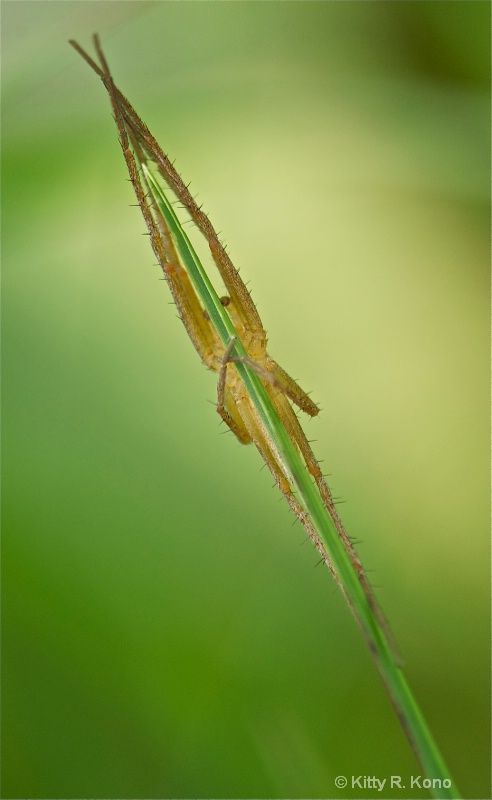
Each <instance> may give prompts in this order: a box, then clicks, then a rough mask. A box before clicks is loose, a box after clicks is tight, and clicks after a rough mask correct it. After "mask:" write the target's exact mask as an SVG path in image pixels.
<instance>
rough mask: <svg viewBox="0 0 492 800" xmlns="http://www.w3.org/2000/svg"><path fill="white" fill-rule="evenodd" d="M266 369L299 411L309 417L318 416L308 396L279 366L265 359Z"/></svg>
mask: <svg viewBox="0 0 492 800" xmlns="http://www.w3.org/2000/svg"><path fill="white" fill-rule="evenodd" d="M267 368H268V370H269V371H271V373H272V375H274V376H275V379H276V381H277V383H278V384H280V386H281V387H282V389H283V391H284V393H285V394H286V395H287V397H289V398H290V399H291V400H292V402H293V403H295V404H296V406H299V408H300V409H301V411H304V412H305V413H306V414H309V416H310V417H315V416H316V415H317V414H319V407H318V406H317V405H316V403H313V401H312V400H311V398H310V397H309V395H308V394H306V392H305V391H303V389H301V387H300V386H299V384H298V383H297V382H296V381H295V380H294V378H291V377H290V375H289V374H288V373H287V372H286V371H285V370H284V369H282V367H281V366H280V364H277V362H276V361H274V360H273V358H270V356H268V357H267Z"/></svg>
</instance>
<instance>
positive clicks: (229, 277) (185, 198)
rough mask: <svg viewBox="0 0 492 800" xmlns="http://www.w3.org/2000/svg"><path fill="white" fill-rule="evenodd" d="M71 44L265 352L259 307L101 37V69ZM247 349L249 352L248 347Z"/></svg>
mask: <svg viewBox="0 0 492 800" xmlns="http://www.w3.org/2000/svg"><path fill="white" fill-rule="evenodd" d="M70 44H71V45H72V47H74V48H75V50H77V52H78V53H79V54H80V55H81V56H82V58H84V60H85V61H86V62H87V63H88V64H89V66H90V67H91V68H92V69H93V70H94V72H96V74H97V75H99V77H100V78H101V80H102V81H103V83H104V85H105V86H106V89H107V90H108V92H110V95H111V99H112V102H113V107H114V108H115V109H116V108H118V109H119V112H118V116H119V114H121V115H122V117H123V119H124V122H125V124H126V125H127V126H128V128H129V129H130V130H131V131H132V132H133V135H134V137H135V138H136V139H137V140H138V142H139V144H140V145H141V147H142V149H143V150H145V152H146V153H147V155H148V156H149V158H150V159H151V160H152V161H154V163H155V164H156V166H157V169H158V170H159V172H160V174H161V175H162V177H163V178H164V180H165V181H166V182H167V183H168V185H169V186H170V188H171V189H172V190H173V192H174V193H175V194H176V196H177V197H178V198H179V200H180V201H181V202H182V203H183V205H184V207H185V208H186V209H187V211H188V213H189V214H190V216H191V218H192V219H193V221H194V222H195V224H196V225H197V227H198V229H199V230H200V232H201V233H202V234H203V236H204V237H205V238H206V240H207V242H208V244H209V247H210V250H211V253H212V257H213V259H214V261H215V263H216V265H217V268H218V270H219V272H220V275H221V277H222V280H223V281H224V284H225V286H226V288H227V291H228V292H229V294H230V296H231V298H232V300H233V301H234V303H236V304H237V306H238V308H241V312H242V318H243V320H244V323H245V325H246V328H247V330H248V331H250V332H252V339H253V340H254V343H255V349H257V348H258V349H259V350H260V351H264V350H265V347H266V333H265V330H264V328H263V324H262V322H261V318H260V315H259V314H258V311H257V309H256V306H255V304H254V303H253V301H252V299H251V296H250V293H249V291H248V289H247V288H246V285H245V284H244V282H243V280H242V279H241V277H240V276H239V273H238V271H237V270H236V268H235V267H234V265H233V263H232V261H231V259H230V258H229V256H228V254H227V253H226V251H225V249H224V247H223V246H222V244H221V243H220V241H219V238H218V236H217V233H216V232H215V230H214V228H213V226H212V223H211V222H210V220H209V219H208V217H207V216H206V214H205V213H204V212H203V211H202V210H201V208H200V207H199V206H198V205H197V203H196V201H195V200H194V198H193V197H192V195H191V194H190V192H189V190H188V187H187V186H186V184H185V183H184V181H183V179H182V178H181V177H180V175H178V173H177V172H176V170H175V169H174V166H173V165H172V163H171V161H170V160H169V158H168V157H167V156H166V154H165V153H164V152H163V150H162V148H161V147H160V145H159V144H158V142H157V141H156V140H155V139H154V137H153V136H152V134H151V133H150V131H149V129H148V128H147V126H146V125H145V123H144V122H142V120H141V119H140V117H139V116H138V114H137V113H136V111H135V109H134V108H133V107H132V105H131V104H130V103H129V101H128V100H127V98H126V97H125V96H124V95H123V94H122V93H121V92H120V91H119V90H118V89H117V88H116V87H115V85H114V83H113V80H112V77H111V75H110V72H109V69H108V66H107V63H106V61H105V59H104V56H103V54H102V51H101V46H100V43H99V39H98V37H97V36H94V44H95V47H96V51H97V53H98V56H99V59H100V62H101V65H102V67H103V69H100V67H99V66H98V65H97V64H96V63H95V62H94V61H93V59H92V58H91V57H90V56H89V55H88V54H87V53H86V52H85V50H84V49H83V48H82V47H81V46H80V45H79V44H77V42H75V41H73V40H70ZM115 113H116V111H115ZM119 127H120V124H119ZM247 349H248V350H249V348H247ZM255 354H256V353H255Z"/></svg>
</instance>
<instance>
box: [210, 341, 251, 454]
mask: <svg viewBox="0 0 492 800" xmlns="http://www.w3.org/2000/svg"><path fill="white" fill-rule="evenodd" d="M235 344H236V337H233V338H232V339H231V341H230V342H229V344H228V345H227V348H226V351H225V353H224V355H223V356H222V361H221V365H220V372H219V380H218V382H217V413H218V414H220V416H221V417H222V419H223V420H224V422H225V423H226V424H227V425H228V426H229V428H230V429H231V431H232V432H233V433H234V434H235V436H236V437H237V438H238V439H239V441H240V442H241V444H250V443H251V441H252V440H251V436H250V435H249V433H248V431H247V429H246V427H245V425H244V422H243V420H242V417H241V414H240V412H239V409H238V408H237V405H236V402H235V400H234V395H233V394H232V392H231V390H230V389H228V388H227V386H226V380H227V366H228V364H229V363H230V361H231V353H232V351H233V349H234V345H235ZM237 380H239V376H237Z"/></svg>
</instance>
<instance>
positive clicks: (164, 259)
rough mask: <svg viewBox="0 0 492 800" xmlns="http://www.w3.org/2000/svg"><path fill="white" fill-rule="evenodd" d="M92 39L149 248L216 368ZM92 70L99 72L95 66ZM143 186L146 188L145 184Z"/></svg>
mask: <svg viewBox="0 0 492 800" xmlns="http://www.w3.org/2000/svg"><path fill="white" fill-rule="evenodd" d="M94 43H95V46H96V50H97V53H98V56H99V59H100V61H101V65H102V67H103V71H102V73H101V77H103V80H104V84H105V86H106V88H107V90H108V93H109V96H110V99H111V104H112V107H113V112H114V116H115V121H116V124H117V127H118V133H119V137H120V144H121V147H122V150H123V155H124V157H125V161H126V165H127V168H128V172H129V175H130V179H131V182H132V185H133V189H134V191H135V195H136V197H137V200H138V204H139V206H140V209H141V211H142V214H143V217H144V219H145V222H146V225H147V229H148V231H149V234H150V241H151V244H152V248H153V250H154V253H155V255H156V258H157V260H158V262H159V264H160V266H161V268H162V271H163V272H164V275H165V277H166V280H167V282H168V284H169V287H170V289H171V293H172V295H173V299H174V301H175V303H176V306H177V308H178V311H179V315H180V318H181V320H182V321H183V323H184V325H185V328H186V330H187V332H188V335H189V336H190V339H191V341H192V343H193V345H194V346H195V349H196V350H197V352H198V354H199V356H200V358H201V359H202V361H203V362H204V363H205V365H206V366H208V367H209V368H211V369H213V370H215V371H218V369H219V367H218V362H219V361H220V353H221V352H222V345H221V343H220V340H219V338H218V336H217V334H216V332H215V329H214V328H213V326H212V325H211V324H210V322H209V321H208V320H207V318H206V317H205V315H204V311H203V308H202V306H201V304H200V301H199V299H198V296H197V294H196V292H195V290H194V288H193V286H192V284H191V281H190V279H189V277H188V273H187V272H186V271H185V270H184V269H183V267H182V266H181V265H180V263H179V259H178V256H177V253H176V250H175V248H174V245H173V244H172V239H171V236H170V233H169V230H168V229H167V225H166V223H165V221H164V219H163V218H162V215H161V214H160V212H158V210H157V211H156V209H155V207H151V206H150V205H149V202H148V201H147V198H146V195H145V192H144V190H143V185H142V180H141V178H140V175H139V172H138V169H137V164H136V160H135V155H134V153H133V152H132V150H131V148H130V143H129V138H128V133H129V132H128V130H127V128H126V125H125V121H124V119H123V118H122V114H121V108H120V104H119V98H120V97H121V94H120V93H119V92H117V90H116V89H115V86H114V83H113V79H112V77H111V73H110V71H109V67H108V64H107V62H106V59H105V57H104V54H103V53H102V50H101V47H100V44H99V40H98V38H97V36H95V37H94ZM76 49H78V48H76ZM84 57H85V56H84ZM87 58H88V57H87ZM89 63H90V64H91V66H94V67H95V65H94V63H93V62H92V59H90V60H89ZM96 71H97V72H98V73H99V69H97V70H96ZM130 138H131V139H132V142H133V144H134V146H136V145H137V143H136V142H135V139H134V137H133V136H132V131H130ZM136 154H137V158H139V160H140V158H142V157H143V154H142V153H141V151H140V150H139V149H138V147H137V149H136ZM145 185H146V184H145ZM146 189H148V186H147V185H146ZM152 211H153V212H154V214H157V215H158V216H157V218H158V221H159V224H160V228H159V227H158V226H157V224H156V221H155V219H154V216H153V213H152Z"/></svg>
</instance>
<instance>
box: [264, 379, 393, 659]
mask: <svg viewBox="0 0 492 800" xmlns="http://www.w3.org/2000/svg"><path fill="white" fill-rule="evenodd" d="M267 391H269V390H268V387H267ZM269 394H270V397H271V399H272V402H273V404H274V406H275V408H276V409H277V411H278V414H279V416H280V418H281V419H282V421H283V423H284V425H285V428H286V430H287V432H288V434H289V436H290V438H291V440H292V441H293V442H294V444H295V445H296V447H297V448H298V450H299V451H300V453H301V455H302V457H303V459H304V462H305V464H306V467H307V469H308V471H309V473H310V474H311V475H312V476H313V478H314V481H315V483H316V486H317V487H318V491H319V493H320V495H321V498H322V500H323V503H324V505H325V508H326V510H327V511H328V513H329V515H330V517H331V519H332V520H333V524H334V525H335V528H336V530H337V533H338V535H339V537H340V539H341V540H342V542H343V546H344V548H345V550H346V552H347V554H348V556H349V558H350V561H351V563H352V566H353V568H354V569H355V571H356V573H357V576H358V578H359V582H360V584H361V586H362V588H363V590H364V594H365V596H366V599H367V601H368V603H369V605H370V607H371V609H372V610H373V612H374V613H375V615H376V617H377V618H378V621H379V623H380V624H381V627H382V628H383V630H385V631H386V634H387V636H388V639H389V641H390V642H391V644H392V647H393V650H394V652H395V655H396V657H397V660H400V659H399V656H398V651H397V647H396V645H395V642H394V637H393V635H392V633H391V631H390V629H389V625H388V621H387V620H386V618H385V616H384V614H383V612H382V611H381V608H380V607H379V604H378V602H377V600H376V598H375V596H374V592H373V590H372V588H371V585H370V583H369V581H368V579H367V575H366V573H365V571H364V567H363V566H362V562H361V561H360V559H359V556H358V555H357V552H356V550H355V547H354V545H353V544H352V542H351V540H350V539H349V537H348V535H347V532H346V530H345V528H344V525H343V522H342V520H341V519H340V516H339V514H338V511H337V509H336V506H335V503H334V502H333V497H332V494H331V491H330V488H329V486H328V484H327V483H326V481H325V479H324V477H323V473H322V472H321V468H320V466H319V464H318V462H317V460H316V457H315V455H314V453H313V451H312V449H311V446H310V444H309V442H308V440H307V439H306V436H305V434H304V431H303V430H302V427H301V425H300V422H299V420H298V419H297V416H296V415H295V413H294V410H293V408H292V406H291V405H290V403H289V402H288V400H287V399H286V396H285V394H278V393H274V392H272V391H269Z"/></svg>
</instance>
